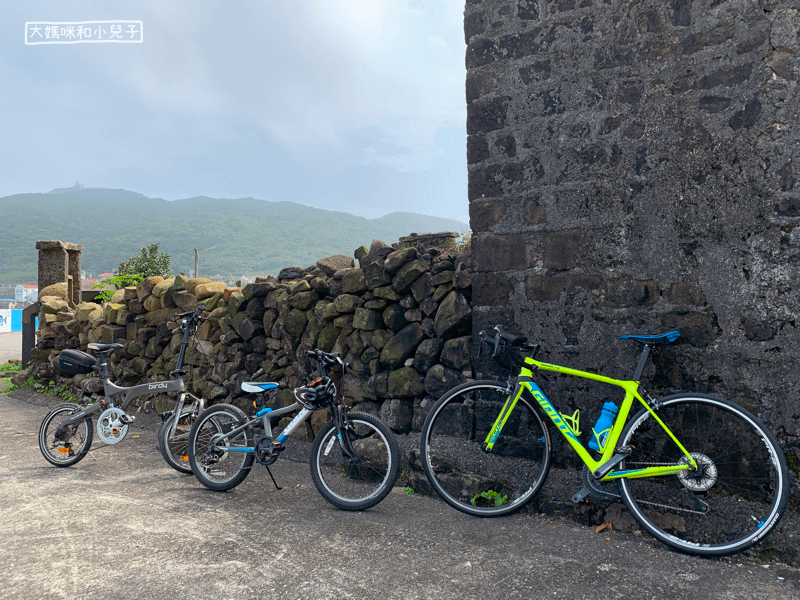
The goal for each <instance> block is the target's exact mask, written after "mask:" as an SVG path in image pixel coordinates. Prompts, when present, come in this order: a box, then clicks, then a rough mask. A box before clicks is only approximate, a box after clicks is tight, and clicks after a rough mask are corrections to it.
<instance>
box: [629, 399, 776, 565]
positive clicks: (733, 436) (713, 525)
mask: <svg viewBox="0 0 800 600" xmlns="http://www.w3.org/2000/svg"><path fill="white" fill-rule="evenodd" d="M652 408H653V410H654V412H655V414H656V415H658V418H660V419H661V420H662V421H663V422H664V424H665V425H666V426H667V427H668V428H669V430H670V431H671V432H672V433H673V434H674V435H675V437H677V439H678V440H679V441H680V442H681V444H683V446H684V447H685V448H686V450H687V451H688V452H689V453H690V454H691V455H692V456H693V457H694V459H695V461H696V462H697V464H698V469H697V470H696V471H681V472H680V473H679V474H678V475H669V476H663V477H643V478H638V479H620V480H619V481H620V491H621V493H622V499H623V500H624V502H625V505H626V506H627V507H628V510H630V512H631V514H632V515H633V516H634V518H635V519H636V520H637V521H638V522H639V524H640V525H641V526H642V528H644V529H645V530H646V531H647V532H648V533H650V534H651V535H652V536H653V537H655V538H656V539H658V540H659V541H661V542H663V543H665V544H667V545H668V546H670V547H672V548H674V549H676V550H679V551H681V552H684V553H686V554H695V555H701V556H724V555H727V554H733V553H736V552H740V551H742V550H744V549H746V548H749V547H750V546H752V545H753V544H755V543H757V542H758V541H760V540H761V539H763V538H764V536H766V535H767V534H768V533H769V532H770V531H772V529H773V528H774V527H775V525H777V523H778V521H779V520H780V518H781V516H782V515H783V512H784V510H785V508H786V503H787V500H788V497H789V477H788V470H787V468H786V459H785V458H784V456H783V452H782V451H781V448H780V446H779V445H778V442H777V441H776V440H775V437H774V436H773V435H772V433H770V431H769V430H768V429H767V428H766V427H765V426H764V424H763V423H762V422H761V421H760V420H759V419H758V418H757V417H755V416H754V415H752V414H751V413H750V412H749V411H747V410H745V409H743V408H741V407H740V406H737V405H736V404H734V403H733V402H730V401H728V400H724V399H722V398H716V397H714V396H708V395H705V394H678V395H675V396H669V397H667V398H664V399H663V400H660V401H659V402H658V403H657V404H656V405H654V406H653V407H652ZM621 439H622V442H621V443H622V445H624V446H630V447H632V448H633V450H632V452H631V454H630V456H628V457H627V458H626V459H625V461H624V463H622V465H621V469H622V470H635V469H641V468H646V467H649V466H657V465H673V464H676V463H681V462H682V461H685V460H686V459H685V458H684V457H683V453H682V452H681V451H680V449H679V448H678V447H677V445H676V444H675V443H674V442H673V441H672V439H671V438H670V437H669V436H668V435H667V433H666V431H664V429H663V428H662V427H661V425H659V424H658V422H656V420H655V419H654V418H653V417H652V415H651V414H650V412H648V411H647V410H642V411H641V412H639V413H638V414H637V415H636V416H635V417H633V418H632V419H631V421H629V423H628V424H627V425H626V427H625V430H624V431H623V433H622V437H621Z"/></svg>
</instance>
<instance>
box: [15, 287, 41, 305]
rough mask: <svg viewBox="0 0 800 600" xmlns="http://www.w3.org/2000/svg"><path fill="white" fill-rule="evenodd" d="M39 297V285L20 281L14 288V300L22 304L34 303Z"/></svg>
mask: <svg viewBox="0 0 800 600" xmlns="http://www.w3.org/2000/svg"><path fill="white" fill-rule="evenodd" d="M38 299H39V286H38V285H29V284H25V283H20V284H19V285H18V286H16V287H15V288H14V300H15V301H16V302H20V303H22V304H33V303H34V302H36V301H37V300H38Z"/></svg>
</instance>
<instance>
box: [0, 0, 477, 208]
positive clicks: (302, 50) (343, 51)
mask: <svg viewBox="0 0 800 600" xmlns="http://www.w3.org/2000/svg"><path fill="white" fill-rule="evenodd" d="M463 7H464V6H463V0H436V1H433V0H295V1H293V2H244V1H236V0H230V1H227V2H225V3H208V2H185V1H184V0H175V1H170V0H160V1H156V0H152V1H149V2H147V1H137V2H132V1H127V2H126V1H125V0H119V1H118V2H115V3H114V4H113V5H111V4H108V3H106V2H101V1H99V0H93V1H87V0H75V1H74V2H70V3H57V2H55V1H50V2H45V1H39V2H36V3H31V4H28V5H14V6H13V7H12V8H11V9H10V13H9V14H8V15H7V18H6V20H5V22H4V23H0V34H2V35H1V36H0V38H2V39H0V47H2V48H3V50H4V51H3V53H0V76H2V77H3V80H4V81H5V82H6V83H7V85H8V86H9V88H10V89H12V88H13V89H15V90H16V92H15V94H14V95H10V94H8V95H5V98H0V109H2V110H4V113H5V114H6V115H15V116H16V119H15V120H12V121H11V122H7V123H5V124H4V125H3V127H4V130H5V133H6V134H11V135H10V137H11V139H14V140H20V139H21V140H22V141H20V142H18V143H17V144H16V148H15V153H16V154H17V155H19V156H20V157H23V156H24V157H27V158H28V160H27V161H25V163H19V165H18V166H14V165H15V164H16V163H15V161H16V160H17V159H16V158H15V157H14V156H11V155H7V154H3V155H2V157H0V158H3V159H4V161H5V166H4V167H2V171H0V175H2V176H3V178H5V179H6V181H11V180H12V179H16V180H22V178H23V177H26V176H27V177H28V179H29V180H33V179H36V178H37V177H40V176H41V175H42V174H46V176H47V177H48V178H59V177H63V176H64V175H63V174H64V173H70V175H69V179H72V180H74V179H75V177H82V178H83V179H86V177H85V176H84V174H85V173H90V174H94V175H96V176H97V178H98V179H101V180H103V181H113V178H114V177H115V176H117V175H119V174H120V173H129V175H127V176H129V177H131V178H134V176H135V173H138V177H139V178H140V179H141V178H142V176H143V175H146V174H147V173H152V174H153V175H154V177H155V176H158V177H157V181H159V182H163V181H167V180H169V179H171V180H172V181H173V182H174V183H173V184H172V185H173V186H174V188H173V189H175V190H179V189H191V190H192V193H211V191H210V190H209V191H208V192H204V191H203V190H197V189H196V186H198V185H199V183H198V182H201V181H204V180H205V179H204V178H211V177H212V172H213V171H214V170H216V171H218V173H217V174H216V175H214V176H213V179H214V181H218V182H223V183H224V182H234V183H235V184H236V189H237V190H245V191H246V192H247V193H252V194H256V193H257V192H258V191H259V190H261V189H267V188H268V189H278V190H286V189H291V188H292V182H291V180H287V182H286V184H283V183H281V180H282V178H284V177H289V173H292V174H294V171H293V170H292V169H291V168H289V167H290V165H295V166H296V167H297V169H298V170H299V169H302V170H303V171H305V173H306V174H307V175H306V177H308V178H325V177H330V176H331V175H333V174H336V176H337V177H338V179H337V180H336V181H337V184H342V183H344V182H345V181H346V180H345V175H346V174H348V175H349V174H352V173H353V172H354V171H352V169H367V170H371V171H369V172H370V173H372V175H370V176H369V177H368V178H369V179H370V180H372V178H375V177H378V175H380V177H384V178H385V176H386V174H387V173H390V172H391V173H396V174H398V175H399V176H400V177H399V179H397V180H396V181H394V182H393V185H392V186H389V187H387V188H385V189H384V190H383V193H384V194H386V195H387V197H388V195H391V194H394V197H395V198H397V200H396V202H397V203H400V202H405V201H406V200H403V198H405V199H408V198H416V197H419V193H418V192H417V191H415V190H416V188H414V187H413V185H414V184H412V183H409V182H410V180H409V179H408V178H407V177H405V176H403V174H408V173H424V172H427V171H435V170H437V169H438V170H441V169H448V170H452V169H453V165H458V169H459V173H460V174H459V178H461V179H462V180H463V181H462V182H461V183H459V184H458V185H459V186H463V187H465V186H466V183H465V180H466V175H465V173H466V163H465V158H464V157H463V156H462V155H461V154H463V139H464V138H465V133H464V132H463V130H464V123H465V121H466V107H465V102H464V77H465V70H464V66H463V54H464V42H463V35H462V33H461V29H462V25H461V19H462V16H461V14H462V12H463ZM111 18H131V19H140V20H142V21H143V23H144V32H145V34H144V40H145V41H144V43H143V44H129V45H114V44H102V45H101V44H98V45H75V46H49V47H47V46H36V47H25V46H24V45H23V44H21V38H22V32H21V31H17V29H15V24H19V28H18V29H20V30H21V29H22V23H24V22H25V21H30V20H59V19H60V20H65V21H66V20H69V21H79V20H82V19H84V20H96V19H111ZM14 40H16V41H14ZM56 107H57V108H56ZM54 108H55V110H54ZM444 130H447V131H454V130H458V131H460V132H461V133H459V134H458V135H460V136H462V140H461V141H459V142H458V143H456V144H449V145H443V143H442V140H441V136H440V135H439V132H441V131H444ZM65 131H68V132H69V133H70V134H71V135H73V136H74V137H73V139H74V141H67V140H66V139H63V138H62V139H54V140H52V142H51V143H49V144H48V145H44V144H42V143H41V142H29V141H25V139H24V136H25V134H26V133H28V134H29V135H31V136H33V135H35V136H37V138H39V139H46V138H47V136H48V134H49V135H50V136H51V137H57V136H58V135H63V134H64V132H65ZM76 132H80V135H79V136H75V133H76ZM454 148H455V152H456V153H457V154H455V155H454V154H452V153H453V151H454ZM245 152H246V153H247V154H246V155H245V154H244V153H245ZM454 156H455V158H453V157H454ZM277 157H280V160H278V159H277ZM34 158H35V159H36V163H37V165H40V168H39V167H37V170H36V171H35V172H34V171H30V172H29V171H27V170H28V169H31V168H32V167H31V166H29V165H30V164H31V159H34ZM235 164H244V165H248V166H250V165H252V166H253V167H255V168H259V169H261V170H262V171H263V173H258V174H253V175H252V176H251V179H250V180H249V183H248V174H247V172H246V171H244V170H239V171H236V173H235V175H234V174H232V172H231V169H232V165H235ZM278 164H279V165H281V167H280V168H279V169H278V170H276V171H275V172H273V171H272V170H271V169H272V168H273V167H272V165H278ZM193 165H202V167H197V168H201V169H202V171H203V172H202V173H192V172H191V168H192V166H193ZM462 171H463V174H462ZM73 172H74V175H73V174H72V173H73ZM34 173H35V175H34ZM26 174H27V175H26ZM6 175H8V177H6ZM162 175H163V177H162ZM170 176H171V177H170ZM0 179H1V178H0ZM209 180H210V179H209ZM38 181H41V179H39V180H38ZM87 181H88V180H87ZM257 182H262V183H257ZM264 182H269V183H268V184H267V183H264ZM68 183H70V184H71V183H72V182H68ZM451 183H452V182H451ZM62 184H63V183H62ZM62 184H59V185H53V186H52V187H59V186H60V185H62ZM87 184H88V185H91V182H88V183H87ZM18 185H20V184H18ZM21 185H24V184H21ZM220 185H222V184H220ZM181 186H183V187H181ZM259 186H262V187H259ZM263 186H266V187H263ZM403 186H412V187H410V188H404V187H403ZM321 187H324V186H321ZM139 189H141V188H139ZM314 189H317V188H314ZM13 191H24V190H20V189H14V190H13ZM151 191H153V190H151ZM155 191H156V195H163V196H169V193H168V192H167V191H163V192H161V193H157V190H155ZM7 193H11V191H7ZM175 193H176V195H178V196H180V193H179V192H175ZM443 195H445V196H448V195H449V196H452V197H453V198H455V197H457V196H459V195H460V196H464V195H465V194H464V193H463V190H462V189H453V190H452V191H451V192H446V193H444V192H443ZM295 200H300V198H295ZM300 201H302V200H300ZM409 201H410V200H409ZM461 201H463V202H466V201H465V200H463V198H462V200H461ZM437 202H440V201H437ZM373 206H374V204H373ZM436 206H437V203H436V202H433V201H432V203H431V204H430V205H428V206H427V207H426V208H427V210H426V212H428V214H431V213H432V212H434V211H435V210H436ZM397 209H403V207H402V206H398V207H397ZM461 212H463V209H461Z"/></svg>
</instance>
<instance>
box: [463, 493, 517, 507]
mask: <svg viewBox="0 0 800 600" xmlns="http://www.w3.org/2000/svg"><path fill="white" fill-rule="evenodd" d="M478 498H483V499H484V500H488V501H490V502H494V505H495V506H503V504H505V503H506V502H508V496H501V495H500V494H499V493H498V492H495V491H494V490H486V491H485V492H481V493H480V494H475V495H474V496H473V497H472V500H470V501H469V502H470V504H472V506H477V505H478Z"/></svg>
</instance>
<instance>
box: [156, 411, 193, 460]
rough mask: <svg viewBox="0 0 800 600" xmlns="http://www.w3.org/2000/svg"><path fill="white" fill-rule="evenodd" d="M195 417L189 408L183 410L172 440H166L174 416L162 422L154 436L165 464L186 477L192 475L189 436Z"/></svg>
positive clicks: (173, 421)
mask: <svg viewBox="0 0 800 600" xmlns="http://www.w3.org/2000/svg"><path fill="white" fill-rule="evenodd" d="M196 417H197V415H196V414H195V413H194V411H193V410H192V409H191V408H184V409H182V410H181V415H180V417H179V419H178V425H177V430H176V431H175V434H174V435H173V438H172V440H167V436H168V434H169V432H170V429H172V427H173V424H174V423H175V415H172V416H171V417H170V418H169V419H167V420H166V421H164V422H163V423H162V424H161V426H160V427H159V428H158V433H157V434H156V440H157V442H158V451H159V452H161V456H163V457H164V460H165V461H166V463H167V464H168V465H169V466H170V467H172V468H173V469H175V470H176V471H178V472H179V473H185V474H187V475H191V474H192V465H191V464H189V435H190V434H191V430H192V424H193V423H194V421H195V419H196Z"/></svg>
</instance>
